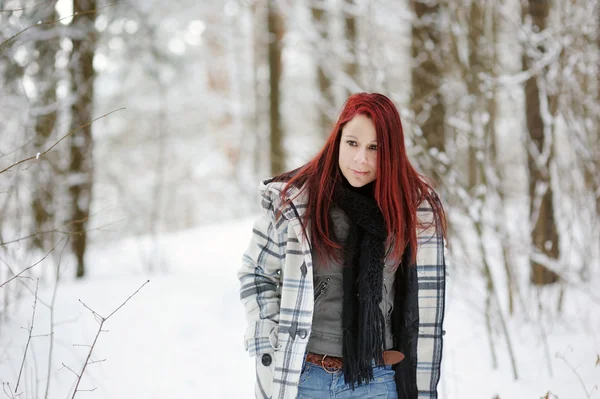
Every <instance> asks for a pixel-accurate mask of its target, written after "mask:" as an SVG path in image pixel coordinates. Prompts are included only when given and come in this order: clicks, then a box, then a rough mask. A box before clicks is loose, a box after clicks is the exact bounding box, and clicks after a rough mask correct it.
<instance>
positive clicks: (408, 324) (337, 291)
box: [239, 93, 446, 399]
mask: <svg viewBox="0 0 600 399" xmlns="http://www.w3.org/2000/svg"><path fill="white" fill-rule="evenodd" d="M260 191H261V193H262V202H261V205H262V209H263V213H264V214H263V215H262V217H261V218H260V219H259V220H257V222H256V223H255V225H254V228H253V235H252V240H251V241H250V244H249V246H248V249H247V250H246V252H245V254H244V257H243V266H242V268H241V270H240V271H239V279H240V282H241V291H240V296H241V300H242V302H243V304H244V306H245V308H246V315H247V319H248V323H249V325H248V327H247V330H246V334H245V344H246V349H247V350H248V351H249V353H250V355H251V356H256V385H255V395H256V397H257V398H296V397H298V398H325V397H327V398H328V397H332V398H400V399H408V398H415V399H416V398H417V397H418V398H437V384H438V381H439V378H440V362H441V357H442V335H443V333H444V332H443V330H442V322H443V318H444V293H445V276H446V275H445V253H444V248H445V244H444V241H445V240H444V236H445V215H444V210H443V208H442V205H441V203H440V201H439V199H438V197H437V196H436V194H435V193H434V191H433V189H432V188H431V186H430V185H429V184H428V183H426V181H425V179H424V178H423V177H422V176H421V175H419V174H418V173H417V172H416V171H415V169H414V168H413V166H412V165H411V164H410V162H409V160H408V159H407V156H406V149H405V146H404V133H403V131H402V125H401V122H400V116H399V114H398V111H397V109H396V107H395V106H394V104H393V103H392V102H391V101H390V100H389V99H388V98H387V97H385V96H384V95H381V94H377V93H373V94H367V93H360V94H355V95H352V96H351V97H350V98H349V99H348V100H347V102H346V104H345V105H344V108H343V110H342V113H341V115H340V117H339V119H338V121H337V123H336V124H335V127H334V129H333V131H332V133H331V135H330V136H329V139H328V140H327V142H326V143H325V145H324V147H323V148H322V149H321V151H320V152H319V153H318V154H317V156H316V157H315V158H313V159H312V160H311V161H310V162H309V163H307V164H306V165H304V166H302V167H300V168H298V169H296V170H294V171H291V172H287V173H284V174H282V175H281V176H277V177H275V178H273V179H270V180H267V181H264V182H262V183H261V186H260Z"/></svg>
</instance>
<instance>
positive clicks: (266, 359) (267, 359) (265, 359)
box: [260, 354, 271, 367]
mask: <svg viewBox="0 0 600 399" xmlns="http://www.w3.org/2000/svg"><path fill="white" fill-rule="evenodd" d="M260 361H261V363H262V364H263V366H266V367H268V366H270V365H271V355H269V354H264V355H262V358H261V359H260Z"/></svg>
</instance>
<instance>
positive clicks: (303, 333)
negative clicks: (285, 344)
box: [298, 328, 308, 339]
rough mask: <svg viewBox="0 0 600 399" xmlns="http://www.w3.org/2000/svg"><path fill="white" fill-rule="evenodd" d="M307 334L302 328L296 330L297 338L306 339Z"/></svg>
mask: <svg viewBox="0 0 600 399" xmlns="http://www.w3.org/2000/svg"><path fill="white" fill-rule="evenodd" d="M307 334H308V331H306V330H305V329H304V328H301V329H299V330H298V336H299V337H300V338H302V339H304V338H306V335H307Z"/></svg>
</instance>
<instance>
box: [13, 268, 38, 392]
mask: <svg viewBox="0 0 600 399" xmlns="http://www.w3.org/2000/svg"><path fill="white" fill-rule="evenodd" d="M39 285H40V279H39V278H38V279H37V280H36V283H35V296H34V299H33V314H32V315H31V327H30V328H29V337H27V344H25V351H24V352H23V361H22V362H21V369H20V370H19V376H18V377H17V386H16V387H15V393H17V391H18V390H19V383H20V382H21V374H22V373H23V367H24V366H25V358H26V357H27V349H29V343H30V342H31V338H32V336H31V332H32V331H33V324H34V321H35V308H36V305H37V293H38V287H39Z"/></svg>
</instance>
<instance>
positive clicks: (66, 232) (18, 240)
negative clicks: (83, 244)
mask: <svg viewBox="0 0 600 399" xmlns="http://www.w3.org/2000/svg"><path fill="white" fill-rule="evenodd" d="M124 220H125V218H123V219H119V220H115V221H114V222H110V223H106V224H103V225H101V226H98V227H94V228H90V229H86V230H79V231H71V232H69V231H63V230H60V229H52V230H46V231H37V232H35V233H31V234H29V235H26V236H23V237H19V238H15V239H12V240H10V241H2V242H0V246H2V245H8V244H14V243H17V242H20V241H24V240H28V239H30V238H34V237H37V236H39V235H42V234H50V233H61V234H65V235H74V234H81V233H83V232H88V233H89V232H90V231H101V230H102V229H104V228H105V227H108V226H111V225H113V224H117V223H119V222H122V221H124ZM84 221H85V220H72V221H70V222H69V223H65V224H64V225H63V226H61V227H65V226H68V225H70V224H74V223H82V222H84Z"/></svg>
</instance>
